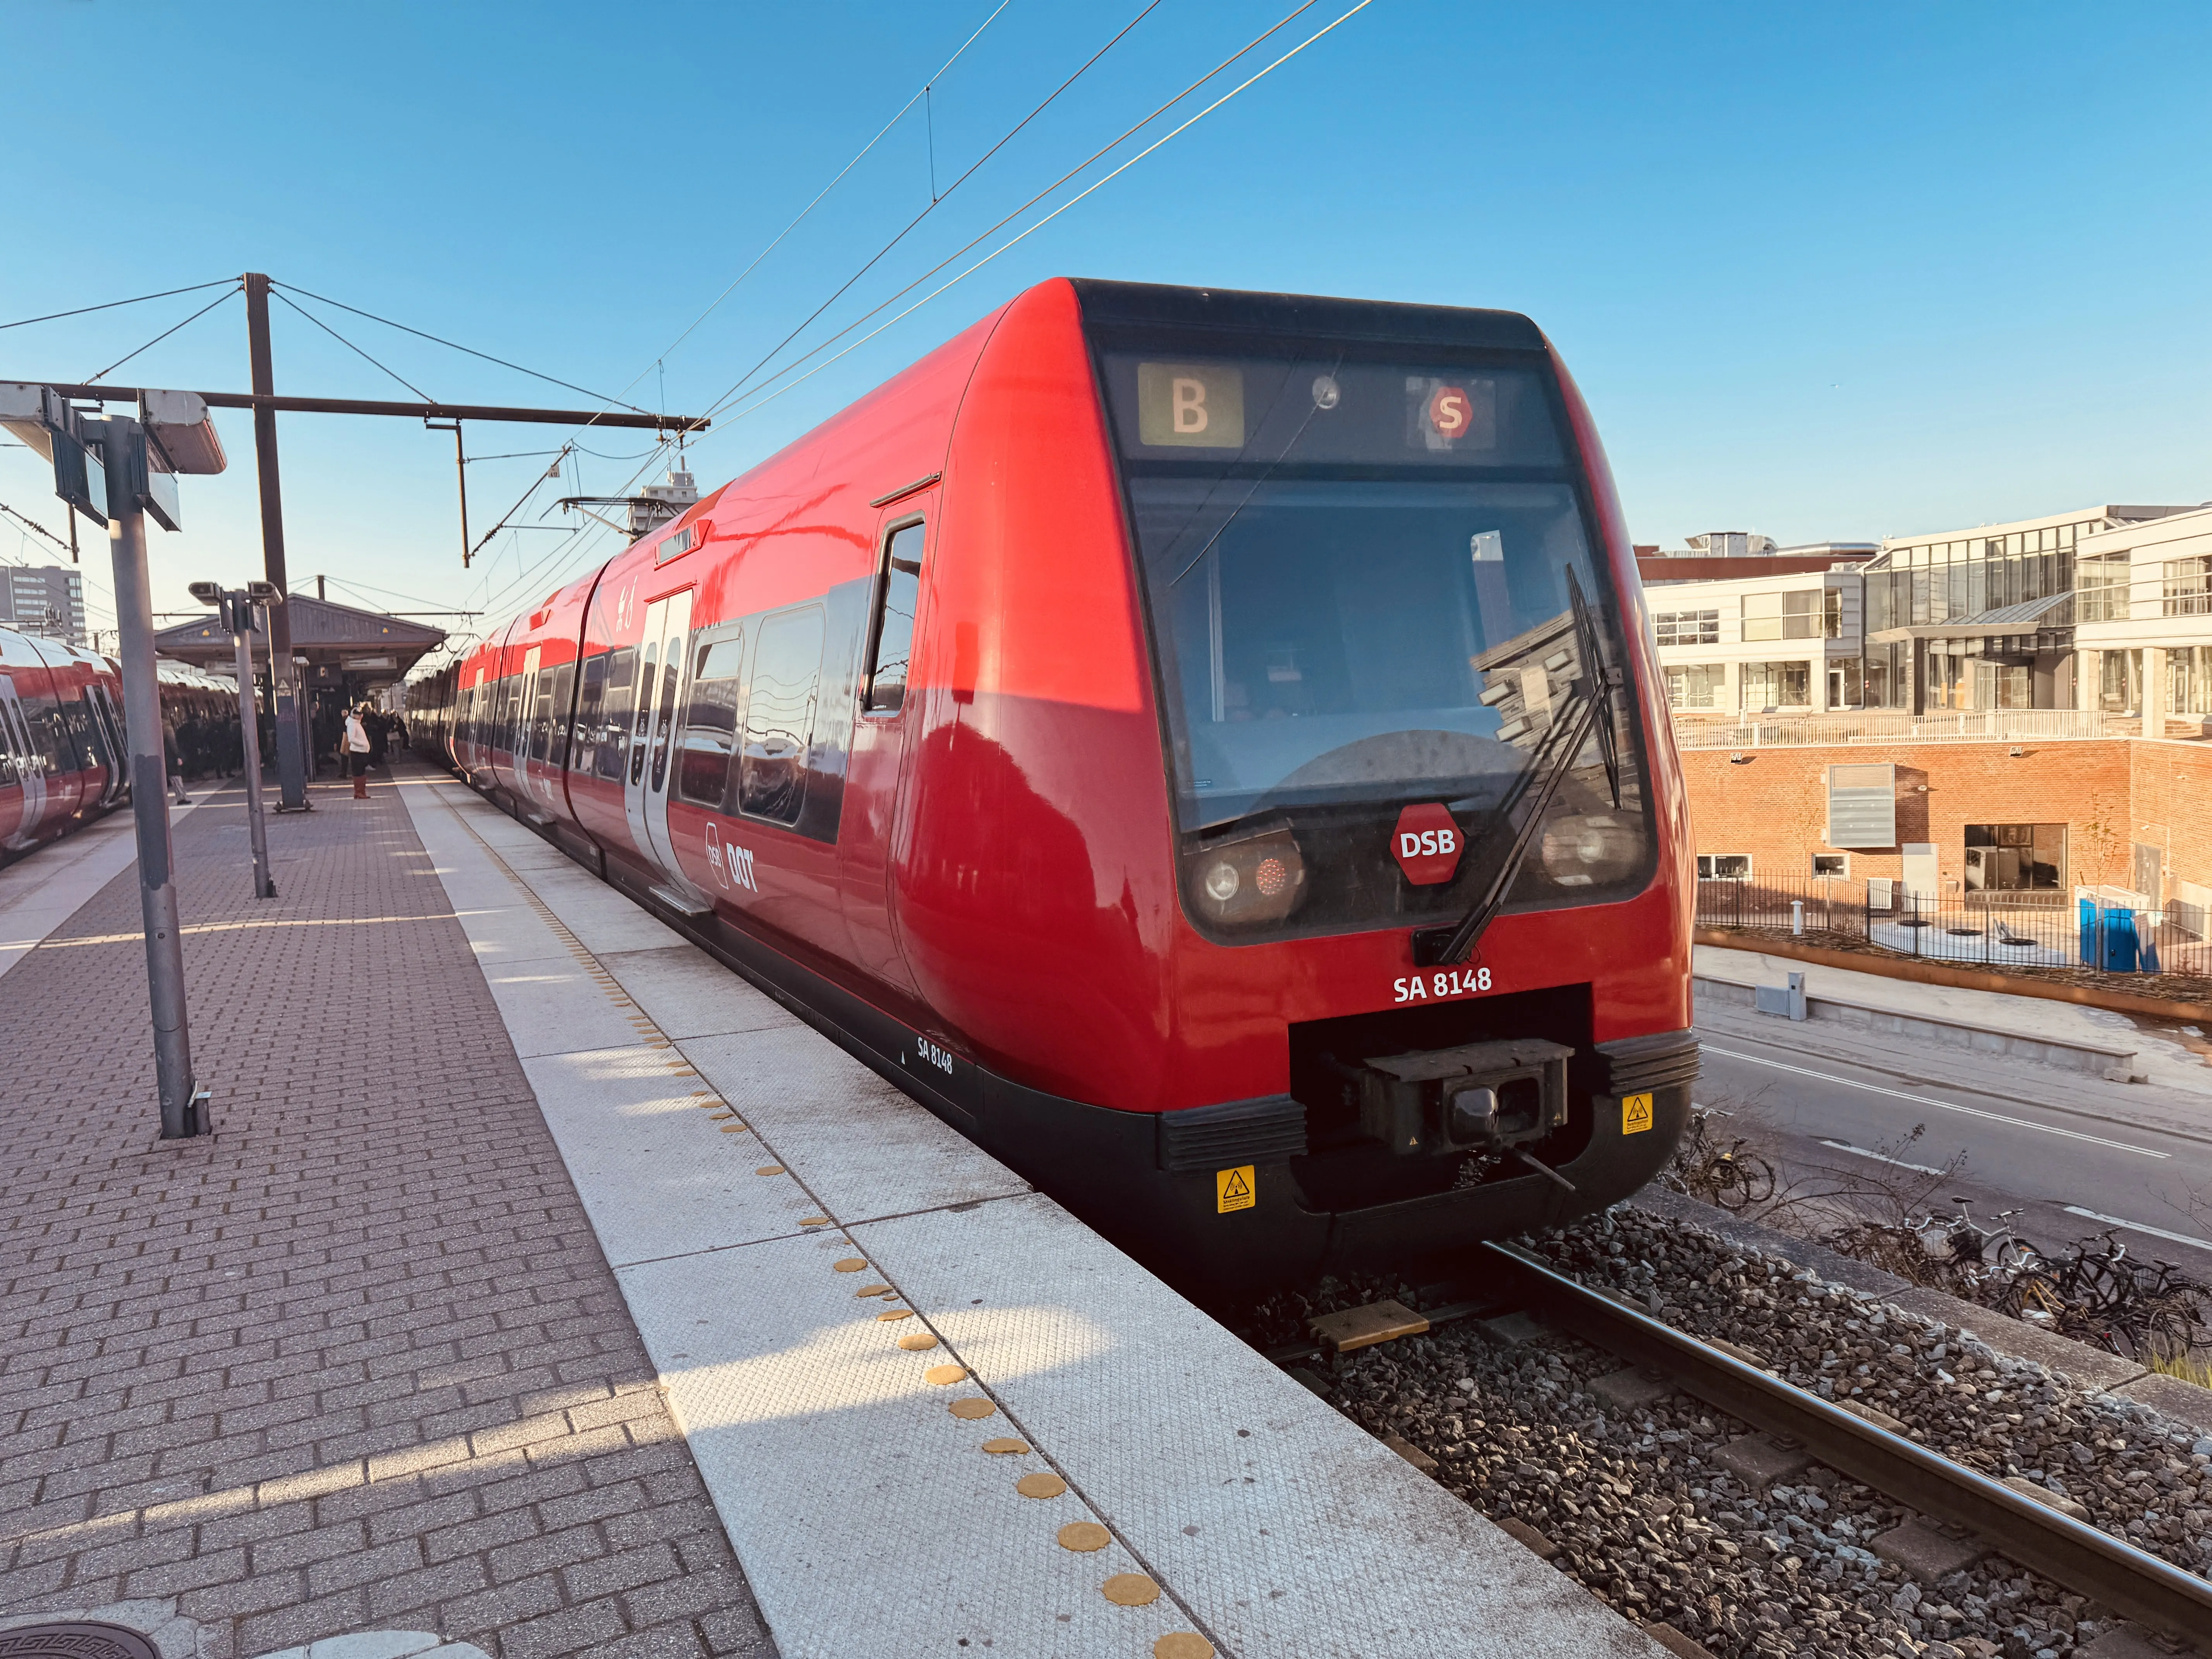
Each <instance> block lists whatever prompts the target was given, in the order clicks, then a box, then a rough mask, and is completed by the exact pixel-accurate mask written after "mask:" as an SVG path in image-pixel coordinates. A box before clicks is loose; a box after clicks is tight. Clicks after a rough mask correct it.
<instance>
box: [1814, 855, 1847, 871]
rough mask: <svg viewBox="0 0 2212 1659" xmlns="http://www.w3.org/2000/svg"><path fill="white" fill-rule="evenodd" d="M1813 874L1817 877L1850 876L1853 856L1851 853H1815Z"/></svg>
mask: <svg viewBox="0 0 2212 1659" xmlns="http://www.w3.org/2000/svg"><path fill="white" fill-rule="evenodd" d="M1813 873H1814V875H1816V876H1849V875H1850V873H1851V855H1850V854H1849V853H1815V854H1813Z"/></svg>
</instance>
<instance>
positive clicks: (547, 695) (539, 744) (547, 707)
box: [530, 669, 557, 761]
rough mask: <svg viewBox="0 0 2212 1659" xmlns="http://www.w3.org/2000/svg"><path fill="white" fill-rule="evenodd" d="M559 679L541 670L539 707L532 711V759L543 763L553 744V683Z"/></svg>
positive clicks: (547, 670)
mask: <svg viewBox="0 0 2212 1659" xmlns="http://www.w3.org/2000/svg"><path fill="white" fill-rule="evenodd" d="M556 678H557V677H556V675H555V674H554V672H553V671H551V670H550V669H541V670H539V671H538V686H537V690H538V699H537V706H536V707H535V708H532V710H531V711H530V758H531V759H532V760H534V761H542V760H544V758H545V757H546V755H547V754H548V752H549V751H550V747H551V744H552V742H553V706H554V705H553V682H554V680H555V679H556Z"/></svg>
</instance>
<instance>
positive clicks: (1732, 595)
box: [1644, 566, 1863, 716]
mask: <svg viewBox="0 0 2212 1659" xmlns="http://www.w3.org/2000/svg"><path fill="white" fill-rule="evenodd" d="M1861 593H1862V583H1861V580H1860V578H1859V575H1858V572H1857V568H1855V567H1849V566H1846V567H1844V568H1839V569H1832V570H1826V571H1814V572H1810V573H1806V574H1796V575H1778V576H1735V577H1728V578H1724V579H1723V580H1716V581H1680V582H1657V583H1652V584H1650V585H1648V586H1646V588H1645V590H1644V603H1645V605H1647V606H1648V607H1649V608H1650V613H1651V628H1652V632H1653V634H1654V635H1655V636H1656V642H1657V644H1658V647H1659V662H1660V665H1661V666H1662V669H1663V670H1664V671H1665V672H1666V676H1667V701H1668V705H1669V706H1670V707H1672V708H1674V709H1675V710H1677V711H1678V712H1680V713H1682V714H1725V715H1730V716H1733V715H1736V714H1768V713H1777V712H1789V713H1796V714H1807V713H1810V714H1820V713H1823V712H1825V711H1826V710H1828V709H1831V708H1858V707H1859V706H1860V703H1861V701H1862V699H1863V686H1862V677H1861V672H1860V649H1859V638H1860V632H1861V618H1860V613H1861V608H1862V606H1861Z"/></svg>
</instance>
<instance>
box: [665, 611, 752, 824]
mask: <svg viewBox="0 0 2212 1659" xmlns="http://www.w3.org/2000/svg"><path fill="white" fill-rule="evenodd" d="M744 644H745V641H744V635H741V634H740V635H732V636H731V637H730V638H728V639H723V640H716V641H714V642H713V643H711V644H707V645H702V646H700V647H698V653H697V657H696V661H695V663H694V665H693V667H692V671H691V699H690V702H691V706H690V709H689V710H688V711H686V713H685V714H684V748H683V752H682V754H681V755H680V756H679V757H678V762H677V768H676V793H678V795H680V796H681V797H683V799H685V800H690V801H697V802H698V803H699V804H700V805H702V806H713V807H717V808H719V807H720V806H721V805H722V801H723V798H724V797H725V796H726V794H727V793H728V792H729V787H730V757H731V755H732V753H734V752H735V750H736V748H737V732H738V688H739V686H740V685H741V684H743V682H741V681H740V680H739V679H738V667H739V665H740V664H741V661H742V659H743V658H744Z"/></svg>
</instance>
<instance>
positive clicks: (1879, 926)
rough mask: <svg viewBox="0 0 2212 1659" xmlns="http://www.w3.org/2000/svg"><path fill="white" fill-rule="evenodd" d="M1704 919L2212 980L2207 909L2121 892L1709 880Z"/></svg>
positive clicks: (1949, 954)
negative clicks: (2164, 904)
mask: <svg viewBox="0 0 2212 1659" xmlns="http://www.w3.org/2000/svg"><path fill="white" fill-rule="evenodd" d="M1697 914H1698V924H1699V926H1700V927H1761V928H1777V929H1782V930H1785V931H1788V932H1790V933H1842V934H1844V935H1845V936H1847V937H1850V938H1854V939H1865V940H1866V941H1867V942H1868V943H1869V944H1872V945H1880V946H1881V947H1882V948H1884V949H1885V950H1890V951H1896V952H1898V953H1899V955H1901V956H1911V957H1926V958H1928V959H1929V960H1932V961H1939V962H1956V963H1971V964H1973V965H1975V966H1980V967H1990V968H2004V967H2007V966H2019V967H2031V968H2079V967H2087V968H2096V969H2102V970H2103V971H2106V972H2108V973H2123V974H2137V973H2140V974H2206V973H2212V943H2208V941H2207V939H2206V936H2205V918H2204V916H2203V913H2202V912H2201V911H2200V910H2198V909H2197V908H2195V907H2180V906H2175V907H2172V908H2166V909H2156V908H2150V907H2149V906H2148V905H2146V904H2145V903H2144V902H2143V901H2142V896H2140V895H2138V894H2131V893H2126V892H2123V891H2120V890H2117V889H2109V888H2107V889H2092V888H2077V889H2075V890H2074V891H2073V892H2072V893H2070V894H2069V893H2065V892H2060V891H2056V890H2043V891H2033V892H1989V893H1965V894H1960V895H1954V896H1950V897H1948V898H1929V897H1923V896H1919V895H1917V894H1912V893H1907V892H1905V891H1903V890H1901V889H1900V888H1899V886H1898V885H1897V884H1895V883H1893V882H1888V881H1882V880H1873V881H1855V880H1846V879H1844V878H1841V877H1827V876H1809V877H1782V878H1772V877H1769V878H1744V879H1741V880H1738V879H1734V878H1707V879H1705V880H1703V881H1700V882H1699V884H1698V913H1697Z"/></svg>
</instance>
